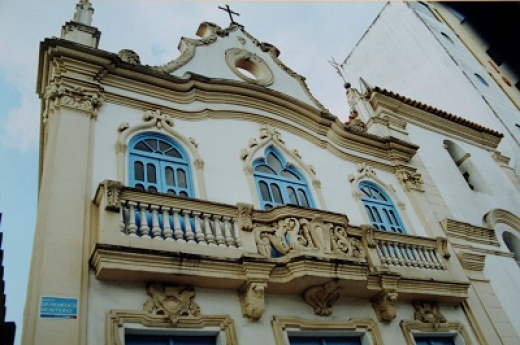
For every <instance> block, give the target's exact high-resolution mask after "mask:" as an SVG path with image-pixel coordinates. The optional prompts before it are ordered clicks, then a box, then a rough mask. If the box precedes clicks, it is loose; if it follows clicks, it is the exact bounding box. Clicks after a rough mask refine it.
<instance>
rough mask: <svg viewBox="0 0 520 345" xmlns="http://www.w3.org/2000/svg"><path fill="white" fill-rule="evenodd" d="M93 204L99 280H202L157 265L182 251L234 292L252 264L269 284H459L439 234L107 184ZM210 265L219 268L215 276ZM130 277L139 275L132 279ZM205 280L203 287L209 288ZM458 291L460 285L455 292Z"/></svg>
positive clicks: (329, 214)
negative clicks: (386, 278)
mask: <svg viewBox="0 0 520 345" xmlns="http://www.w3.org/2000/svg"><path fill="white" fill-rule="evenodd" d="M94 203H95V205H96V206H97V207H96V210H97V212H95V213H94V214H97V227H94V228H95V229H97V230H95V232H94V236H93V241H92V244H93V247H92V253H93V254H92V259H91V262H92V264H93V267H95V269H96V270H97V274H98V277H100V278H101V279H117V278H118V277H124V279H127V278H128V277H129V276H128V275H126V274H127V272H129V271H132V270H135V271H140V272H144V273H143V278H142V279H144V280H149V279H152V278H153V277H160V279H170V278H167V277H170V276H168V275H166V274H167V272H171V273H176V274H181V273H182V274H184V275H186V276H194V275H200V276H203V275H204V274H205V273H204V272H203V271H204V270H201V271H200V273H199V272H198V271H197V270H195V269H193V268H190V269H187V268H183V267H184V266H182V265H184V264H182V262H181V261H182V260H181V261H179V262H181V263H180V264H179V265H181V266H182V267H181V266H179V267H177V268H175V267H173V266H172V265H173V264H172V261H171V260H172V259H168V260H170V261H164V260H166V259H165V258H174V257H179V258H182V257H184V256H186V255H188V256H189V257H190V258H191V259H190V260H196V261H193V262H194V263H193V265H195V266H197V265H202V262H203V261H200V260H207V259H208V258H213V259H212V260H213V261H204V264H206V263H207V265H208V266H207V267H210V268H207V269H211V270H215V271H214V274H215V280H214V281H212V282H213V283H215V284H217V280H218V279H224V277H226V274H229V277H231V278H232V279H236V280H237V281H236V284H237V286H240V284H242V283H240V280H241V279H249V278H247V277H248V276H249V274H250V273H247V272H248V270H251V269H252V268H251V267H255V268H254V272H255V273H254V274H255V275H259V276H262V277H264V278H265V277H271V278H265V279H271V281H272V282H273V286H276V284H285V283H284V282H286V281H291V280H294V279H298V278H297V277H298V276H301V275H302V274H303V275H317V276H320V277H322V278H319V277H318V279H330V278H332V277H335V276H338V274H339V275H340V276H341V274H343V276H342V277H343V278H342V279H353V280H356V281H358V280H360V279H361V280H367V279H369V277H370V276H373V275H374V274H376V275H378V274H391V275H392V277H395V276H398V277H401V278H399V279H401V280H402V279H416V280H417V279H419V280H422V281H432V279H434V280H436V281H444V282H446V283H447V284H448V285H449V284H452V283H453V282H454V281H455V282H457V281H458V282H461V281H463V280H464V278H460V276H463V274H461V272H460V267H459V266H457V263H458V261H457V260H449V258H450V253H449V249H448V245H447V240H446V239H445V238H441V237H437V238H425V237H419V236H411V235H405V234H400V233H393V232H384V231H378V230H375V228H373V227H372V226H370V225H362V226H352V225H350V224H349V223H348V219H347V216H346V215H343V214H338V213H333V212H327V211H322V210H314V209H307V208H301V207H295V206H282V207H277V208H275V209H272V210H269V211H262V210H254V209H253V207H252V206H251V205H247V204H237V205H236V206H233V205H226V204H221V203H215V202H209V201H205V200H198V199H193V198H182V197H174V196H169V195H165V194H161V193H147V192H142V191H138V190H136V189H133V188H128V187H124V186H123V185H121V184H120V183H118V182H115V181H105V182H104V183H103V184H101V185H100V187H99V189H98V192H97V194H96V198H95V201H94ZM131 253H133V254H131ZM140 258H141V259H140ZM197 258H200V259H197ZM125 260H127V262H126V263H125ZM179 260H180V259H179ZM197 260H199V261H197ZM163 261H164V262H163ZM143 262H145V263H146V264H143ZM150 262H153V266H150V265H149V263H150ZM167 262H169V264H167ZM195 262H197V263H195ZM210 262H211V263H210ZM216 262H220V263H219V264H218V265H221V266H219V267H220V268H219V269H218V270H216V269H215V268H214V267H215V265H217V264H216ZM224 263H225V264H224ZM253 263H254V264H253ZM161 265H162V266H161ZM251 265H252V266H251ZM298 265H300V266H298ZM154 267H155V268H154ZM244 267H247V269H246V268H244ZM275 267H276V269H275ZM296 267H299V268H298V269H296ZM319 267H323V268H319ZM334 267H335V268H334ZM154 269H155V270H156V272H155V273H154V272H153V270H154ZM338 269H340V271H338ZM256 270H259V272H262V273H261V274H260V273H259V272H257V271H256ZM125 272H126V273H125ZM179 272H180V273H179ZM275 272H276V273H275ZM338 272H343V273H338ZM378 272H382V273H378ZM154 274H155V275H154ZM273 274H274V275H273ZM151 277H152V278H151ZM165 277H166V278H165ZM229 277H228V278H229ZM240 277H242V278H240ZM349 277H350V278H349ZM363 277H364V278H363ZM130 278H131V279H136V280H139V279H140V278H139V275H135V277H130ZM130 278H129V279H130ZM231 278H230V279H231ZM121 279H123V278H121ZM193 279H195V278H193ZM232 279H231V280H232ZM231 280H230V281H231ZM190 282H191V281H190ZM209 282H210V281H208V280H207V281H205V284H210V285H211V283H209ZM227 284H231V283H230V282H228V283H227ZM448 285H446V286H448ZM406 286H408V288H409V289H410V292H409V293H410V294H413V293H416V292H417V291H416V290H414V288H413V284H412V283H410V284H408V285H406ZM449 286H455V285H453V284H452V285H449ZM430 291H432V292H431V293H436V292H433V291H434V290H433V289H431V290H430ZM461 291H465V290H464V288H462V290H460V291H459V290H457V291H456V292H454V294H456V295H460V294H461V293H463V292H461Z"/></svg>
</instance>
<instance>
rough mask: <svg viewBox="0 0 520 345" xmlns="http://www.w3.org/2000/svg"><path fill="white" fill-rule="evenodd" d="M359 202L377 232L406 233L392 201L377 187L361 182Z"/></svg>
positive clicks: (370, 183)
mask: <svg viewBox="0 0 520 345" xmlns="http://www.w3.org/2000/svg"><path fill="white" fill-rule="evenodd" d="M358 189H359V191H360V192H361V201H362V202H363V206H365V210H366V212H367V214H368V218H369V219H370V222H371V223H372V225H373V226H375V227H376V229H378V230H385V231H393V232H400V233H406V231H405V230H404V226H403V222H402V221H401V218H400V217H399V213H398V212H397V210H396V208H395V206H394V204H393V202H392V199H390V197H389V196H388V195H387V194H386V193H385V192H384V191H383V190H382V189H381V188H379V187H378V186H377V185H375V184H374V183H372V182H368V181H361V182H360V183H359V185H358Z"/></svg>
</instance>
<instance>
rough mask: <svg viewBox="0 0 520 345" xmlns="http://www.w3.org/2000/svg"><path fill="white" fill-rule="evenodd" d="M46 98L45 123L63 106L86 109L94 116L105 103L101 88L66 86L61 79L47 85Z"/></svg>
mask: <svg viewBox="0 0 520 345" xmlns="http://www.w3.org/2000/svg"><path fill="white" fill-rule="evenodd" d="M44 99H45V110H44V113H43V122H44V123H47V119H48V117H49V116H50V115H52V114H54V113H55V112H56V111H59V109H60V108H62V107H63V108H70V109H75V110H80V111H84V112H86V113H88V114H90V115H91V116H92V117H96V116H97V114H98V111H99V108H101V106H102V105H103V95H102V94H101V92H100V91H99V90H87V89H85V88H83V87H80V86H76V87H69V86H65V85H62V83H61V81H60V80H59V79H57V80H56V81H53V82H51V83H50V84H49V85H48V86H47V89H46V91H45V95H44Z"/></svg>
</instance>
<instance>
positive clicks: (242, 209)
mask: <svg viewBox="0 0 520 345" xmlns="http://www.w3.org/2000/svg"><path fill="white" fill-rule="evenodd" d="M237 208H238V217H237V218H238V228H239V229H240V230H242V231H251V230H253V216H252V211H253V205H250V204H245V203H241V202H239V203H238V204H237Z"/></svg>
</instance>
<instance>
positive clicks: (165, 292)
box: [143, 284, 200, 325]
mask: <svg viewBox="0 0 520 345" xmlns="http://www.w3.org/2000/svg"><path fill="white" fill-rule="evenodd" d="M146 293H147V294H148V296H149V297H148V300H147V301H146V303H145V304H144V306H143V310H145V311H147V312H149V313H153V312H154V311H155V313H156V314H157V315H164V316H165V317H167V318H168V319H169V320H170V322H171V323H172V324H173V325H176V324H177V322H178V321H179V318H180V317H181V316H198V315H200V307H199V305H198V304H197V303H195V301H193V298H194V297H195V291H194V290H193V288H191V287H179V286H166V287H162V286H161V285H158V284H150V285H148V287H147V288H146Z"/></svg>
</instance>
